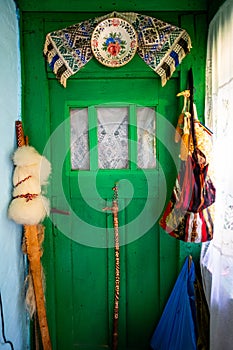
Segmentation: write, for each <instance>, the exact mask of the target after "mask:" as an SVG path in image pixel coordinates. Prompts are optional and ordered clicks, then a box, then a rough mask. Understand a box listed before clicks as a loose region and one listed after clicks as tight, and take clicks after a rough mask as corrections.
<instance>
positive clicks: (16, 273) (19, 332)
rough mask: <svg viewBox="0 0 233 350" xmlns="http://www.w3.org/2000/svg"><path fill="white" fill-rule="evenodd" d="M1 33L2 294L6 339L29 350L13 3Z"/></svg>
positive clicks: (9, 0) (4, 6) (1, 15)
mask: <svg viewBox="0 0 233 350" xmlns="http://www.w3.org/2000/svg"><path fill="white" fill-rule="evenodd" d="M0 33H1V35H0V67H1V78H0V142H1V145H0V165H1V167H0V169H1V170H0V292H1V296H2V302H3V312H4V325H5V335H6V338H7V340H10V341H11V342H12V343H13V346H14V349H15V350H25V349H27V333H26V312H25V306H24V257H23V254H22V251H21V237H22V227H21V226H19V225H16V224H15V223H14V222H12V221H10V220H8V218H7V208H8V205H9V201H10V199H11V192H12V171H13V164H12V161H11V156H12V153H13V152H14V150H15V148H16V140H15V120H17V119H18V116H19V115H20V100H21V89H20V86H21V80H20V63H19V62H20V59H19V33H18V20H17V15H16V7H15V3H14V1H13V0H1V2H0ZM0 317H1V315H0ZM3 348H4V349H6V350H7V349H10V346H9V345H4V340H3V337H2V322H0V349H3Z"/></svg>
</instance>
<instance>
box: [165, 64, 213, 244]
mask: <svg viewBox="0 0 233 350" xmlns="http://www.w3.org/2000/svg"><path fill="white" fill-rule="evenodd" d="M189 85H190V89H189V97H188V99H189V111H188V112H185V116H184V120H185V118H186V119H188V122H186V124H187V125H188V126H189V127H188V128H187V131H186V133H187V135H188V137H187V138H185V141H183V140H182V139H181V143H182V142H185V144H183V146H181V152H182V154H181V166H180V171H179V173H178V176H177V179H176V183H175V186H174V188H173V192H172V196H171V199H170V201H169V203H168V205H167V207H166V209H165V211H164V214H163V216H162V218H161V219H160V226H161V227H162V228H163V229H164V230H165V231H166V232H168V233H169V234H170V235H171V236H173V237H175V238H177V239H180V240H183V241H187V242H196V243H199V242H205V241H209V240H211V239H212V238H213V217H212V216H213V210H212V209H213V206H212V205H213V203H214V202H215V187H214V185H213V183H212V181H211V178H210V176H209V174H208V168H209V163H208V161H207V157H206V150H205V147H203V145H204V143H203V142H202V140H199V139H198V138H200V135H201V134H198V133H196V130H197V127H199V126H195V124H196V125H199V124H198V120H197V119H196V120H195V119H194V104H193V76H192V70H190V71H189ZM186 97H187V95H186ZM178 122H179V121H178ZM179 131H180V130H179V129H176V136H175V137H177V132H178V134H179ZM182 136H183V135H182ZM197 136H198V137H197ZM178 138H179V137H178ZM184 150H186V151H184Z"/></svg>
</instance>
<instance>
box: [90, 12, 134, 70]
mask: <svg viewBox="0 0 233 350" xmlns="http://www.w3.org/2000/svg"><path fill="white" fill-rule="evenodd" d="M91 48H92V52H93V55H94V56H95V58H96V59H97V60H98V61H99V62H100V63H102V64H103V65H105V66H107V67H121V66H123V65H125V64H126V63H128V62H129V61H130V60H131V59H132V58H133V57H134V55H135V53H136V51H137V33H136V31H135V29H134V27H133V26H132V25H131V24H130V23H128V22H127V21H125V20H123V19H121V18H116V17H114V18H107V19H105V20H104V21H102V22H100V23H99V24H98V25H97V26H96V27H95V29H94V31H93V34H92V37H91Z"/></svg>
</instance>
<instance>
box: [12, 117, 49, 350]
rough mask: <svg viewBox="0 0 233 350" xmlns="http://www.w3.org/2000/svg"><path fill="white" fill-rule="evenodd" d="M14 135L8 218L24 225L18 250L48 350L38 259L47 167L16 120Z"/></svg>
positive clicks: (42, 229)
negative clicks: (25, 258) (25, 259)
mask: <svg viewBox="0 0 233 350" xmlns="http://www.w3.org/2000/svg"><path fill="white" fill-rule="evenodd" d="M16 136H17V146H18V149H17V150H16V151H15V154H14V156H13V161H14V164H15V165H16V167H15V170H14V175H13V183H14V190H13V199H12V201H11V203H10V206H9V210H8V216H9V218H11V219H12V220H14V221H15V222H17V223H18V224H22V225H24V239H23V242H24V243H23V247H22V248H23V250H24V252H25V253H26V254H27V256H28V260H29V275H30V278H31V279H32V285H33V289H34V295H35V303H36V305H35V307H36V312H37V316H38V322H39V327H40V334H41V340H42V345H43V349H44V350H51V349H52V347H51V341H50V336H49V330H48V323H47V317H46V310H45V301H44V299H45V298H44V290H43V281H42V266H41V260H40V259H41V256H42V248H41V244H42V241H43V239H42V238H41V237H42V236H43V234H44V226H43V225H42V224H41V222H42V220H43V219H44V217H45V216H46V215H47V211H48V210H49V202H48V199H47V198H46V197H44V196H43V195H42V193H41V185H44V184H46V183H47V179H48V176H49V174H50V171H51V166H50V163H49V161H48V160H47V159H46V158H45V157H43V156H41V155H40V154H39V153H38V152H37V151H36V150H35V149H34V148H33V147H31V146H28V144H27V143H28V142H27V139H25V137H24V132H23V127H22V123H21V122H20V121H17V122H16ZM34 311H35V310H34Z"/></svg>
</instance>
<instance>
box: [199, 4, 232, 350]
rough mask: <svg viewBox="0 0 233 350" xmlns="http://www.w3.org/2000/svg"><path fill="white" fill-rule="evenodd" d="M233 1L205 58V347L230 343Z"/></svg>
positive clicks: (212, 31) (215, 349) (214, 28)
mask: <svg viewBox="0 0 233 350" xmlns="http://www.w3.org/2000/svg"><path fill="white" fill-rule="evenodd" d="M232 62H233V1H232V0H227V1H226V2H225V3H224V4H223V5H222V6H221V7H220V9H219V11H218V12H217V14H216V15H215V17H214V18H213V20H212V21H211V23H210V26H209V34H208V43H207V61H206V111H205V116H206V124H207V126H208V127H209V128H210V129H212V130H213V150H214V152H213V154H214V168H215V185H216V189H217V194H216V203H215V224H214V239H213V240H212V241H211V242H210V243H209V244H207V245H206V244H203V247H202V256H201V267H202V274H203V284H204V288H205V292H206V296H207V301H208V304H209V309H210V349H211V350H219V349H224V350H228V349H229V350H230V349H232V344H233V332H232V324H233V160H232V151H233V113H232V112H233V65H232Z"/></svg>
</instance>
